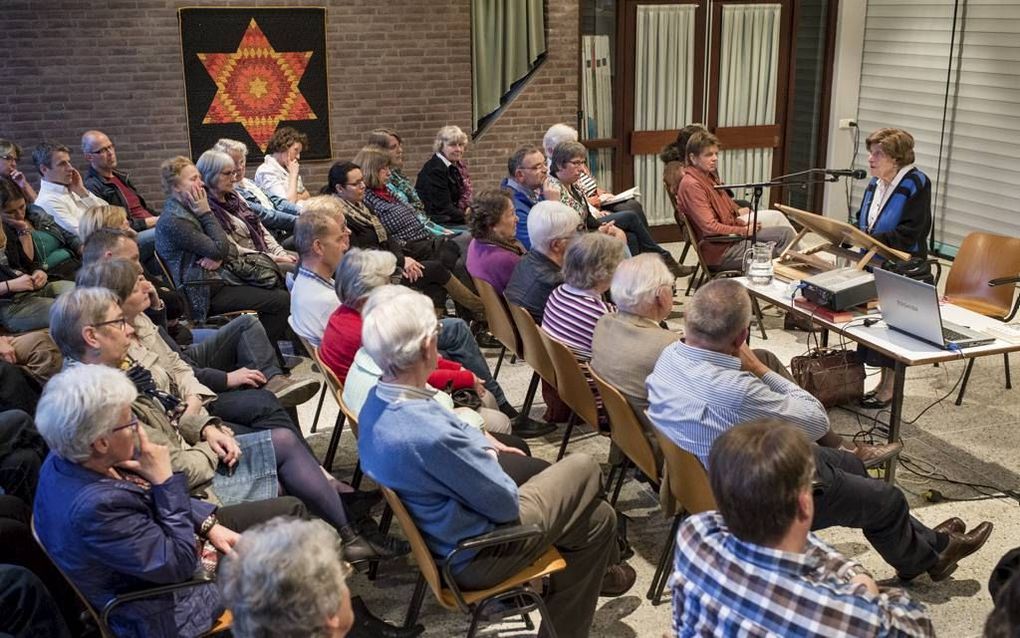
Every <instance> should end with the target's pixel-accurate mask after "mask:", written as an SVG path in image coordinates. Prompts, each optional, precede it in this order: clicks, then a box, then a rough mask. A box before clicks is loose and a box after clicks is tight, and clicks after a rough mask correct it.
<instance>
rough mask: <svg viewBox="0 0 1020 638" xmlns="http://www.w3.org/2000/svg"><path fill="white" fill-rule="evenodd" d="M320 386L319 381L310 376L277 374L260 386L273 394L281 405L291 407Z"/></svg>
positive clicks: (312, 394)
mask: <svg viewBox="0 0 1020 638" xmlns="http://www.w3.org/2000/svg"><path fill="white" fill-rule="evenodd" d="M321 386H322V384H321V383H319V382H318V381H317V380H315V379H313V378H311V377H294V376H291V375H289V374H278V375H276V376H275V377H273V378H272V379H270V380H269V382H268V383H266V385H264V386H262V388H263V389H264V390H269V391H270V392H272V393H273V394H275V395H276V398H277V399H279V400H280V403H281V404H282V405H283V407H285V408H291V407H294V406H296V405H301V404H302V403H304V402H305V401H307V400H308V399H311V398H312V397H314V396H315V395H316V393H317V392H318V391H319V388H320V387H321Z"/></svg>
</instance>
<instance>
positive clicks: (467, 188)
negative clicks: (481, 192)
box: [453, 162, 474, 210]
mask: <svg viewBox="0 0 1020 638" xmlns="http://www.w3.org/2000/svg"><path fill="white" fill-rule="evenodd" d="M453 165H454V166H456V167H457V170H456V171H455V172H454V175H455V176H458V181H459V182H460V199H458V200H457V208H459V209H461V210H467V208H468V206H470V205H471V196H472V195H473V194H474V191H473V189H472V188H471V174H470V173H468V169H467V165H466V164H464V162H454V163H453Z"/></svg>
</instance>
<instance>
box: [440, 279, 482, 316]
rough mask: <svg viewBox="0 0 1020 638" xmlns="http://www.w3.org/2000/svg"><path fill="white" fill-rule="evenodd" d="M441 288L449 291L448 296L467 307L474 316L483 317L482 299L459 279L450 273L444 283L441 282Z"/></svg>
mask: <svg viewBox="0 0 1020 638" xmlns="http://www.w3.org/2000/svg"><path fill="white" fill-rule="evenodd" d="M443 288H445V289H446V292H447V293H449V295H450V298H451V299H453V301H454V302H455V303H459V304H460V305H462V306H464V307H465V308H467V309H468V310H469V311H470V312H471V314H473V315H474V316H475V317H477V318H481V319H484V318H485V306H483V305H482V300H481V299H480V298H479V297H478V295H476V294H475V293H473V292H471V290H469V289H468V287H467V286H465V285H464V284H463V283H461V281H460V279H457V278H456V277H454V276H453V275H451V276H450V278H449V279H448V280H447V281H446V283H445V284H443Z"/></svg>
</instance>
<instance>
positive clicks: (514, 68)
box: [471, 0, 545, 127]
mask: <svg viewBox="0 0 1020 638" xmlns="http://www.w3.org/2000/svg"><path fill="white" fill-rule="evenodd" d="M543 53H545V0H471V106H472V113H473V116H474V121H475V125H476V127H477V124H478V122H479V120H481V119H482V118H483V117H485V116H486V115H489V114H490V113H492V112H493V111H495V110H496V109H498V108H499V107H500V102H501V100H502V98H503V96H504V95H506V94H507V92H508V91H509V90H510V87H511V86H513V84H514V82H517V81H518V80H520V79H522V78H523V77H524V76H526V75H527V74H528V73H529V72H530V71H531V69H532V68H533V65H534V64H535V62H536V61H537V60H538V58H539V56H541V55H542V54H543Z"/></svg>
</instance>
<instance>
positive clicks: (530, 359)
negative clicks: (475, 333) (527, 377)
mask: <svg viewBox="0 0 1020 638" xmlns="http://www.w3.org/2000/svg"><path fill="white" fill-rule="evenodd" d="M507 309H508V310H509V311H510V318H511V319H512V320H513V322H514V327H515V328H517V334H518V335H519V336H520V338H521V347H522V349H523V352H521V355H522V356H523V358H524V361H525V362H527V364H528V365H529V366H531V369H532V370H534V371H535V373H534V374H532V375H531V384H530V385H529V386H528V396H530V397H531V398H532V400H534V397H535V390H536V389H538V380H539V378H541V380H542V381H545V382H546V383H548V384H549V385H551V386H552V387H554V388H555V387H556V368H554V367H553V364H552V360H551V359H550V358H549V353H548V352H546V350H545V345H544V344H543V343H542V338H541V337H540V336H539V334H538V324H536V323H535V319H534V318H533V317H532V316H531V313H530V312H528V311H527V310H525V309H524V308H522V307H520V306H516V305H514V304H512V303H510V302H507ZM525 405H526V406H527V407H528V409H529V410H530V409H531V405H530V404H529V403H528V402H527V397H525ZM521 414H527V413H526V412H524V408H521Z"/></svg>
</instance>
